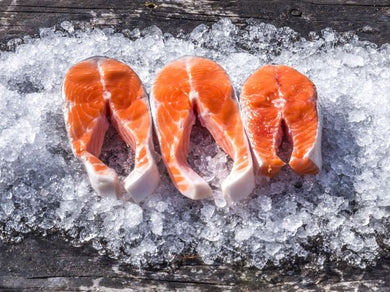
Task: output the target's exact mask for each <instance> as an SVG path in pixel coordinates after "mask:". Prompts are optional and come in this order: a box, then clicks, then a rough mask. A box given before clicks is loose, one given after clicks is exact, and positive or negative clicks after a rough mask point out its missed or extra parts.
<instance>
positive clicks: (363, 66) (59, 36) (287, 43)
mask: <svg viewBox="0 0 390 292" xmlns="http://www.w3.org/2000/svg"><path fill="white" fill-rule="evenodd" d="M9 45H10V47H11V48H12V49H11V50H10V51H7V52H5V51H4V52H1V53H0V68H1V70H0V115H1V119H0V133H1V134H0V172H1V173H0V177H1V178H0V196H1V197H0V199H1V201H0V232H1V239H2V240H9V241H15V242H17V241H20V240H22V239H23V236H24V235H25V234H27V233H30V232H34V233H39V234H43V235H45V234H47V233H48V232H53V231H57V232H60V233H62V234H64V236H65V237H66V238H67V239H68V240H69V241H71V242H72V243H73V244H75V245H77V244H80V243H84V242H90V244H91V245H92V246H93V247H94V248H95V249H96V250H98V252H99V253H101V254H107V255H109V256H111V257H114V258H118V259H120V260H121V261H122V262H127V263H131V264H134V265H136V266H140V267H142V266H145V265H149V264H152V265H153V264H159V263H169V262H172V261H174V260H175V259H176V258H177V256H180V255H193V254H198V255H200V257H201V258H202V259H203V261H204V262H205V263H207V264H211V263H215V262H223V263H236V262H240V263H244V264H245V265H248V266H256V267H258V268H260V269H261V268H264V267H265V266H267V264H274V265H280V264H281V263H284V262H293V261H294V260H296V259H299V258H304V259H306V260H309V261H311V262H313V264H315V265H317V266H318V267H321V265H322V264H323V263H324V262H326V261H328V260H335V261H338V260H343V261H347V262H348V263H349V264H351V265H354V266H360V267H365V266H367V265H369V264H372V263H374V262H375V261H376V260H377V259H378V258H379V257H380V256H381V255H382V254H383V253H384V252H385V251H386V249H387V250H388V249H389V248H390V219H389V218H390V191H389V189H390V82H389V80H390V45H389V44H385V45H383V46H381V47H377V46H376V45H374V44H372V43H368V42H362V41H359V40H358V38H357V37H356V36H355V35H353V34H338V33H336V32H334V31H332V30H330V29H326V30H324V31H322V33H321V34H320V35H317V34H311V35H310V36H309V37H307V38H306V39H304V38H302V37H300V36H299V35H298V34H297V33H296V32H294V31H293V30H291V29H289V28H275V27H274V26H272V25H269V24H264V23H256V22H251V23H250V24H249V25H248V27H247V28H245V29H238V28H237V27H236V26H234V25H233V24H232V23H231V22H230V21H229V20H221V21H219V22H218V23H216V24H214V25H212V26H211V27H209V26H206V25H200V26H198V27H197V28H195V29H194V30H193V32H191V33H190V34H182V35H179V36H177V37H173V36H172V35H170V34H167V33H164V32H162V31H161V30H160V29H159V28H157V27H150V28H147V29H145V30H141V31H140V30H139V29H137V28H135V29H133V30H125V31H123V32H121V33H116V32H114V31H113V30H110V29H107V30H99V29H93V28H88V27H86V28H83V29H82V30H75V29H74V28H73V25H72V24H71V23H69V22H63V23H62V24H61V25H60V26H58V28H57V29H49V28H45V29H42V30H41V33H40V37H39V38H31V37H25V38H23V39H16V40H12V41H10V43H9ZM93 55H105V56H109V57H113V58H117V59H120V60H122V61H124V62H126V63H127V64H129V65H130V66H131V67H132V68H133V69H134V70H135V71H136V72H137V73H138V74H139V76H140V78H141V79H142V80H143V82H144V84H145V86H146V88H147V90H149V89H150V87H151V82H152V80H153V78H154V76H155V74H156V72H157V71H158V70H159V69H160V68H161V67H162V66H163V65H164V64H166V63H167V62H169V61H172V60H174V59H176V58H178V57H180V56H183V55H199V56H205V57H208V58H211V59H213V60H215V61H217V62H218V63H219V64H221V65H222V66H223V67H224V68H225V69H226V70H227V72H228V73H229V75H230V77H231V79H232V81H233V83H234V86H235V88H236V89H237V90H238V91H239V88H240V86H241V85H242V83H243V82H244V80H245V79H246V78H247V77H248V76H249V75H250V74H251V73H252V72H253V71H254V70H256V69H257V68H258V67H260V66H262V65H264V64H267V63H274V64H287V65H290V66H292V67H294V68H296V69H297V70H299V71H301V72H302V73H304V74H306V75H307V76H308V77H309V78H311V79H312V80H313V82H314V83H315V84H316V86H317V90H318V95H319V99H320V104H321V107H322V112H323V116H324V131H323V133H324V134H323V143H322V145H323V160H324V165H323V169H322V172H321V173H320V174H319V175H317V176H306V177H300V176H298V175H296V174H294V173H293V172H292V171H290V169H289V168H288V167H286V168H284V169H283V170H282V171H281V173H280V174H279V175H278V176H277V177H275V178H274V179H272V180H270V181H265V180H262V179H260V178H259V179H258V187H257V188H256V190H255V191H254V194H253V195H252V196H251V197H250V198H249V199H248V200H246V201H245V202H242V203H239V204H236V205H234V206H232V207H229V208H221V207H217V206H216V204H215V202H214V201H213V200H204V201H200V202H199V201H196V202H195V201H191V200H189V199H187V198H185V197H183V196H181V195H180V194H179V193H178V192H177V191H176V190H175V188H174V187H173V185H172V183H171V182H170V180H169V177H168V176H167V172H166V170H165V169H164V166H163V165H162V163H161V161H160V163H159V167H160V170H161V175H162V182H161V185H160V187H159V188H158V189H157V191H156V192H155V194H153V195H151V196H150V197H149V199H148V200H147V201H145V202H144V203H142V204H140V205H137V204H134V203H131V202H123V201H119V200H109V199H106V198H99V197H98V196H97V195H96V194H95V193H94V192H93V191H92V189H91V187H90V186H89V183H88V178H87V175H86V172H85V171H84V169H83V167H82V166H81V164H80V163H79V162H78V161H77V160H76V159H75V158H74V157H73V155H72V153H71V150H70V147H69V143H68V139H67V135H66V132H65V126H64V120H63V113H62V106H63V101H62V99H61V83H62V79H63V77H64V75H65V73H66V71H67V69H68V68H69V67H70V66H71V65H72V64H75V63H76V62H78V61H80V60H82V59H84V58H87V57H90V56H93ZM191 139H192V144H191V149H190V162H191V164H192V165H193V166H194V167H195V168H196V169H197V171H198V172H199V173H201V174H202V176H204V177H206V179H207V180H208V181H210V183H211V184H212V185H213V186H214V188H215V192H216V194H217V193H218V186H219V182H220V181H221V180H222V178H224V177H225V176H226V175H227V173H228V169H229V166H230V165H231V164H230V162H229V160H228V159H227V158H226V155H225V154H224V153H223V152H222V151H221V150H220V149H219V148H218V147H217V146H216V145H215V143H214V141H213V140H212V138H211V136H210V135H209V134H208V132H207V131H205V130H204V129H202V128H201V127H200V126H196V127H195V128H194V130H193V133H192V138H191ZM132 155H133V153H132V151H131V150H129V149H127V148H126V145H125V144H124V143H123V142H122V141H121V140H120V139H119V138H118V136H117V135H116V133H115V131H113V130H110V131H109V132H108V134H107V139H106V142H105V145H104V149H103V153H102V158H103V160H104V161H105V162H107V163H108V164H109V165H110V166H111V167H114V168H115V169H116V170H117V171H118V172H119V173H120V174H121V175H122V177H123V176H124V175H126V174H127V173H129V171H130V169H131V168H132V167H133V160H132Z"/></svg>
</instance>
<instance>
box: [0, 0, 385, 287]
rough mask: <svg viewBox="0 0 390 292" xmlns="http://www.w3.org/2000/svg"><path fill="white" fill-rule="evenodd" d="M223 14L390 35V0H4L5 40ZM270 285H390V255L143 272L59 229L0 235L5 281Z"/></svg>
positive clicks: (169, 24)
mask: <svg viewBox="0 0 390 292" xmlns="http://www.w3.org/2000/svg"><path fill="white" fill-rule="evenodd" d="M221 17H229V18H230V19H232V21H233V22H234V23H235V24H237V25H239V26H244V25H245V23H246V21H247V19H249V18H255V19H258V20H261V21H264V22H268V23H272V24H274V25H276V26H289V27H291V28H293V29H295V30H296V31H298V32H300V33H302V34H303V35H305V34H307V33H308V32H310V31H316V32H319V31H320V30H321V29H323V28H325V27H332V28H334V29H336V30H338V31H349V30H353V31H355V32H356V33H357V34H358V35H359V37H360V38H361V39H364V40H369V41H372V42H375V43H376V44H378V45H381V44H383V43H386V42H390V0H383V1H377V0H371V1H369V0H303V1H288V0H272V1H270V0H269V1H266V0H261V1H255V0H225V1H211V0H201V1H180V0H176V1H166V2H164V1H148V2H146V1H138V0H137V1H120V0H111V1H106V0H104V1H103V0H96V1H92V0H89V1H87V0H83V1H80V0H62V1H53V0H25V1H21V0H0V45H2V47H3V48H6V47H7V46H6V45H5V44H6V42H7V40H9V39H12V38H15V37H21V36H24V35H36V34H37V33H38V32H39V28H40V27H51V26H53V25H57V26H58V25H59V23H61V22H62V21H64V20H71V21H77V22H79V23H80V24H82V23H89V24H92V25H93V26H96V27H114V28H116V29H119V30H120V29H125V28H126V29H132V28H135V27H138V28H143V27H147V26H149V25H152V24H155V25H157V26H159V27H160V28H161V29H163V30H164V31H166V32H170V33H173V34H177V33H179V32H180V31H184V32H188V31H191V30H192V29H193V28H194V27H195V26H197V25H198V24H200V23H206V24H211V23H213V22H215V21H216V20H218V19H219V18H221ZM111 288H128V289H130V290H137V291H139V290H150V289H152V290H158V291H160V290H171V289H179V290H180V289H181V290H183V289H184V288H186V289H187V290H191V289H193V290H196V289H202V290H214V291H229V290H231V291H236V290H237V291H238V290H254V289H256V290H262V291H265V290H269V291H282V290H285V291H292V290H297V289H305V290H311V291H325V290H335V291H342V290H344V291H356V290H361V291H366V290H372V289H373V288H377V289H379V290H378V291H390V259H389V258H387V259H385V258H384V259H382V260H381V261H380V262H379V264H378V265H377V266H376V267H374V268H370V269H367V270H358V269H352V268H348V267H345V266H337V265H336V264H334V265H330V266H327V267H326V268H325V270H324V271H323V272H317V271H315V270H313V269H312V268H310V266H305V265H303V266H302V267H301V266H299V267H295V268H294V269H290V270H288V269H287V270H284V271H280V270H278V269H275V270H272V269H269V270H267V271H264V272H260V271H257V270H255V269H243V268H238V267H232V266H207V265H203V264H202V263H201V262H199V261H198V260H186V261H180V262H178V263H176V265H174V266H171V267H167V268H160V269H155V270H151V269H149V270H146V271H143V272H140V271H138V270H134V269H132V268H131V267H129V266H125V265H120V264H119V263H118V262H116V261H114V260H112V259H108V258H106V257H103V256H99V255H98V254H97V253H96V252H95V251H94V250H93V249H92V248H91V247H89V246H87V245H86V246H83V247H80V248H76V247H72V246H71V245H70V244H69V243H67V242H66V241H64V240H63V239H61V238H60V237H59V236H51V237H48V238H41V237H39V236H31V237H29V238H27V239H26V240H24V241H23V242H22V243H20V244H7V243H1V242H0V290H1V291H19V290H28V291H36V290H46V291H54V290H59V291H64V290H72V291H73V290H99V291H104V290H107V291H110V290H111Z"/></svg>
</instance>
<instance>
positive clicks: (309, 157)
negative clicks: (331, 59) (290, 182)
mask: <svg viewBox="0 0 390 292" xmlns="http://www.w3.org/2000/svg"><path fill="white" fill-rule="evenodd" d="M240 103H241V109H242V113H243V119H244V123H245V130H246V133H247V135H248V139H249V142H250V144H251V148H252V151H253V156H254V160H255V165H256V168H257V169H258V171H259V172H260V174H262V175H265V176H269V177H272V176H274V175H276V174H277V173H278V172H279V170H280V169H281V168H282V167H283V166H284V165H285V164H286V163H285V162H284V161H283V160H282V159H280V158H279V157H278V155H277V151H278V148H279V147H280V144H281V141H282V138H283V127H282V124H283V123H284V124H285V126H286V128H287V135H288V138H289V139H290V141H292V144H293V149H292V154H291V157H290V160H289V165H290V166H291V168H292V169H293V170H294V171H295V172H296V173H298V174H301V175H304V174H316V173H318V172H319V171H320V169H321V165H322V158H321V131H322V125H321V124H322V121H321V117H320V112H319V107H318V103H317V93H316V88H315V86H314V84H313V83H312V82H311V81H310V80H309V79H308V78H307V77H306V76H304V75H302V74H301V73H299V72H298V71H296V70H294V69H292V68H290V67H288V66H283V65H280V66H274V65H267V66H264V67H262V68H260V69H259V70H257V71H256V72H255V73H253V74H252V75H251V76H250V77H249V78H248V79H247V80H246V81H245V83H244V85H243V87H242V90H241V97H240Z"/></svg>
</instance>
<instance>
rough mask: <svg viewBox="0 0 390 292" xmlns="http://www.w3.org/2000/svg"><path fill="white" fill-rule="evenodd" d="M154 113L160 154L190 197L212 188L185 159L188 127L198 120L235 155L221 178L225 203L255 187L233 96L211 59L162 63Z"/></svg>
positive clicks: (204, 195)
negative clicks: (222, 178) (163, 65)
mask: <svg viewBox="0 0 390 292" xmlns="http://www.w3.org/2000/svg"><path fill="white" fill-rule="evenodd" d="M150 101H151V109H152V116H153V119H154V124H155V128H156V132H157V136H158V139H159V143H160V148H161V154H162V157H163V160H164V162H165V165H166V167H167V169H168V172H169V174H170V176H171V179H172V181H173V182H174V184H175V185H176V187H177V189H178V190H179V191H180V192H181V193H182V194H183V195H185V196H187V197H189V198H191V199H203V198H207V197H210V196H211V194H212V190H211V188H210V186H209V185H208V184H207V182H206V181H205V180H203V179H202V178H201V177H200V176H199V175H198V174H197V173H195V172H194V170H193V169H191V167H190V166H189V164H188V162H187V155H188V145H189V140H190V133H191V128H192V126H193V124H194V122H195V120H196V117H195V114H194V109H195V110H196V112H197V114H198V118H199V120H200V122H201V123H202V125H203V126H205V127H206V128H207V129H208V130H209V131H210V133H211V134H212V136H213V137H214V139H215V141H216V142H217V143H218V144H219V145H220V146H221V148H222V149H223V150H224V151H225V152H226V153H227V154H228V155H229V156H230V157H231V158H232V159H233V161H234V164H233V168H232V171H231V173H230V174H229V175H228V177H227V178H226V179H225V180H224V181H223V182H222V186H221V189H222V193H223V194H224V196H225V198H226V200H227V201H228V202H229V201H230V202H235V201H239V200H241V199H243V198H245V197H247V196H248V194H250V193H251V191H252V190H253V188H254V172H253V163H252V157H251V152H250V148H249V144H248V141H247V138H246V135H245V132H244V126H243V123H242V120H241V116H240V111H239V106H238V103H237V100H236V96H235V93H234V90H233V87H232V85H231V82H230V80H229V77H228V75H227V74H226V72H225V71H224V70H223V69H222V68H221V67H220V66H219V65H217V64H216V63H214V62H213V61H211V60H208V59H205V58H199V57H185V58H181V59H179V60H176V61H174V62H172V63H170V64H168V65H167V66H165V67H164V68H163V69H162V70H161V71H160V72H159V73H158V75H157V77H156V79H155V81H154V83H153V86H152V89H151V93H150Z"/></svg>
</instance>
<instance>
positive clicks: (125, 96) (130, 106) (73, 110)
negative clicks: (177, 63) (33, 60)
mask: <svg viewBox="0 0 390 292" xmlns="http://www.w3.org/2000/svg"><path fill="white" fill-rule="evenodd" d="M63 96H64V99H65V122H66V128H67V131H68V134H69V138H70V142H71V147H72V151H73V153H74V154H75V155H76V156H77V157H78V158H79V159H80V160H81V161H82V162H83V163H84V165H85V168H86V170H87V173H88V176H89V179H90V182H91V185H92V187H93V188H94V189H95V191H96V192H97V193H98V194H100V195H102V196H118V197H120V196H121V194H120V187H119V180H118V175H117V174H116V172H115V171H114V170H113V169H111V168H109V167H108V166H107V165H105V164H104V163H103V162H102V161H101V160H99V158H98V157H99V154H100V152H101V148H102V144H103V140H104V135H105V132H106V131H107V129H108V126H109V123H108V119H107V117H110V118H111V122H112V123H113V125H114V126H115V128H116V129H117V131H118V132H119V134H120V136H121V137H122V139H123V140H124V141H125V142H126V143H127V144H128V145H130V146H131V147H132V148H133V149H134V151H135V167H134V170H133V171H132V172H131V173H130V174H129V176H128V177H127V178H126V179H125V181H124V188H125V190H126V191H127V192H128V194H130V196H131V197H132V198H133V199H134V200H135V201H141V200H143V199H144V198H145V197H146V196H147V195H149V194H150V193H152V192H153V191H154V189H155V188H156V186H157V185H158V183H159V180H160V176H159V173H158V169H157V167H156V163H155V160H154V158H153V153H152V152H153V141H152V119H151V117H150V111H149V106H148V101H147V95H146V92H145V90H144V87H143V85H142V83H141V81H140V79H139V78H138V76H137V74H136V73H135V72H134V71H133V70H132V69H131V68H130V67H129V66H127V65H125V64H123V63H121V62H119V61H116V60H114V59H109V58H105V57H92V58H89V59H86V60H84V61H82V62H80V63H78V64H76V65H74V66H73V67H72V68H71V69H70V70H69V71H68V73H67V74H66V76H65V80H64V84H63ZM126 196H127V195H126Z"/></svg>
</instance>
